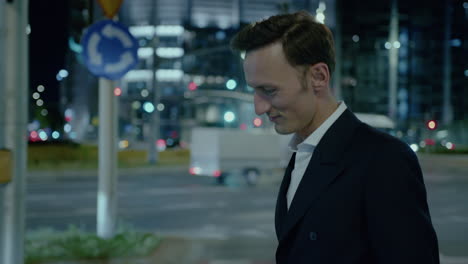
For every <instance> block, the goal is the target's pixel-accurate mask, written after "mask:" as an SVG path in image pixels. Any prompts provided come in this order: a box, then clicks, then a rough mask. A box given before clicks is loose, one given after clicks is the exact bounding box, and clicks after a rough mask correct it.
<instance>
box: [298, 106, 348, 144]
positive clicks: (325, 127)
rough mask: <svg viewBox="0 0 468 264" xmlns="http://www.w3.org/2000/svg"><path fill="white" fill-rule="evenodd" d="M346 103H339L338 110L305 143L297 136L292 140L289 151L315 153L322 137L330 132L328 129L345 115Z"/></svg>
mask: <svg viewBox="0 0 468 264" xmlns="http://www.w3.org/2000/svg"><path fill="white" fill-rule="evenodd" d="M347 108H348V107H347V106H346V104H345V102H343V101H341V102H339V105H338V108H337V109H336V110H335V112H333V114H331V115H330V116H329V117H328V118H327V120H325V122H323V123H322V124H321V125H320V126H319V127H318V128H317V129H316V130H315V131H314V132H312V134H310V135H309V136H308V137H307V138H306V139H305V140H304V141H302V142H301V137H299V136H298V135H297V134H294V136H293V137H292V138H291V141H290V142H289V149H290V150H291V151H294V152H295V151H299V152H313V151H314V149H315V147H316V146H317V145H318V144H319V142H320V140H321V139H322V137H323V136H324V135H325V133H326V132H327V131H328V129H329V128H330V127H331V126H332V125H333V123H335V122H336V120H338V118H339V117H340V116H341V114H343V112H344V111H345V110H346V109H347Z"/></svg>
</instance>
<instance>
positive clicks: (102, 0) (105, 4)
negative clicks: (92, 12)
mask: <svg viewBox="0 0 468 264" xmlns="http://www.w3.org/2000/svg"><path fill="white" fill-rule="evenodd" d="M97 1H98V3H99V5H100V6H101V8H102V11H103V12H104V15H105V16H106V17H108V18H110V19H112V18H113V17H114V16H115V15H116V14H117V12H119V9H120V6H121V5H122V2H123V0H97Z"/></svg>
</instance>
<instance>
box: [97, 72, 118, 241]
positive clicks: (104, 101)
mask: <svg viewBox="0 0 468 264" xmlns="http://www.w3.org/2000/svg"><path fill="white" fill-rule="evenodd" d="M117 138H118V133H117V97H116V96H114V82H113V81H110V80H107V79H103V78H99V183H98V184H99V186H98V201H97V235H98V236H99V237H101V238H111V237H113V236H114V233H115V229H116V222H117V220H116V219H117Z"/></svg>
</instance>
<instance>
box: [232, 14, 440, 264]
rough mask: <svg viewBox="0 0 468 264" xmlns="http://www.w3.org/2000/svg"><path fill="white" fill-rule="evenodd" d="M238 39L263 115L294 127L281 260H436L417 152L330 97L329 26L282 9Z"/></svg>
mask: <svg viewBox="0 0 468 264" xmlns="http://www.w3.org/2000/svg"><path fill="white" fill-rule="evenodd" d="M231 45H232V47H233V48H234V49H236V50H240V51H245V52H246V56H245V60H244V72H245V78H246V81H247V83H248V84H249V85H250V86H251V87H253V88H254V89H255V94H254V104H255V112H256V114H258V115H262V114H267V115H268V116H269V118H270V120H271V122H273V123H274V125H275V130H276V131H277V132H278V133H279V134H290V133H294V136H293V138H292V140H291V142H290V148H291V149H292V150H293V151H294V154H293V156H292V158H291V160H290V162H289V165H288V167H287V169H286V172H285V176H284V178H283V182H282V184H281V187H280V190H279V194H278V201H277V206H276V217H275V227H276V234H277V237H278V241H279V244H278V248H277V251H276V261H277V263H278V264H302V263H304V264H305V263H307V264H311V263H317V264H363V263H375V264H434V263H439V253H438V244H437V237H436V234H435V231H434V229H433V226H432V223H431V219H430V215H429V209H428V206H427V200H426V190H425V186H424V182H423V176H422V173H421V169H420V167H419V163H418V160H417V157H416V155H415V154H414V152H413V151H412V150H411V149H410V148H409V147H408V146H407V145H406V144H404V143H402V142H401V141H399V140H397V139H395V138H393V137H391V136H389V135H387V134H384V133H381V132H379V131H377V130H375V129H373V128H371V127H369V126H368V125H366V124H364V123H362V122H360V121H359V120H358V119H357V118H356V117H355V116H354V114H352V113H351V112H350V111H349V110H348V109H347V107H346V105H345V103H344V102H337V101H336V99H335V98H334V97H333V95H332V92H331V90H330V80H331V75H332V72H333V69H334V66H335V58H334V57H335V55H334V48H333V38H332V35H331V32H330V30H329V29H327V28H326V27H325V26H324V25H322V24H320V23H317V22H316V21H315V20H314V18H313V17H312V16H311V15H310V14H308V13H307V12H298V13H294V14H286V15H278V16H273V17H270V18H268V19H266V20H264V21H261V22H257V23H254V24H251V25H249V26H247V27H246V28H244V29H243V30H241V31H240V32H239V33H238V34H237V35H236V36H235V37H234V39H233V40H232V42H231Z"/></svg>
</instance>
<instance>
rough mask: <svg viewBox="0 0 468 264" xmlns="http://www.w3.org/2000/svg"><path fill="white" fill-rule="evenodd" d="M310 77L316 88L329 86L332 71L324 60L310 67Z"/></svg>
mask: <svg viewBox="0 0 468 264" xmlns="http://www.w3.org/2000/svg"><path fill="white" fill-rule="evenodd" d="M309 77H310V81H311V83H312V87H314V90H316V92H318V90H317V89H323V88H324V87H328V84H329V83H330V72H329V71H328V66H327V64H325V63H323V62H319V63H316V64H314V65H312V66H310V68H309Z"/></svg>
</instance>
